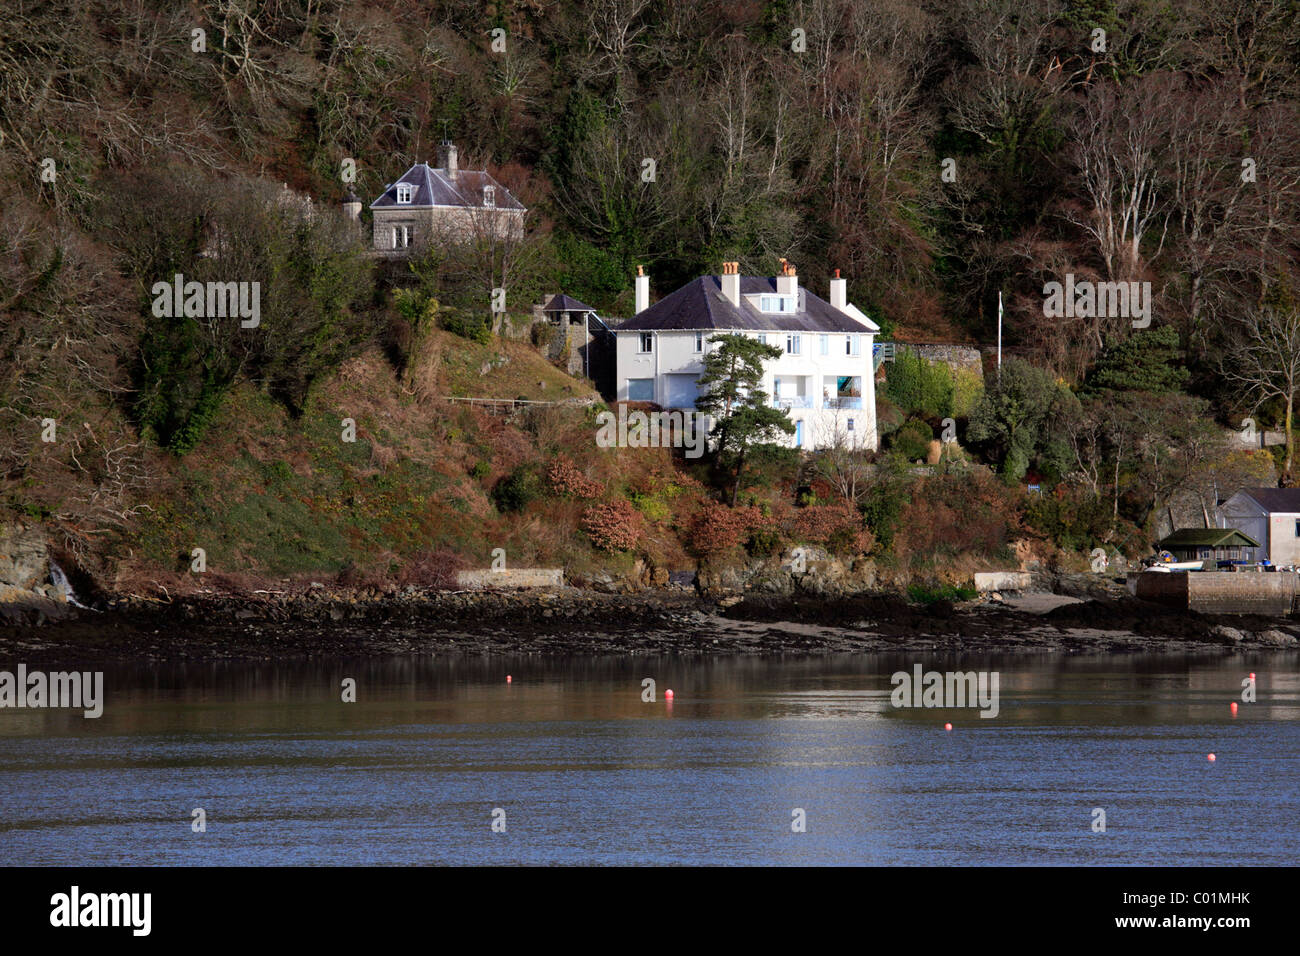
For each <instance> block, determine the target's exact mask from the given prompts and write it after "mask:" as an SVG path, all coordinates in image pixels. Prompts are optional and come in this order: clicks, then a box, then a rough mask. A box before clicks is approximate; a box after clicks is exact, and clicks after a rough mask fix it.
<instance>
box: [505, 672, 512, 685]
mask: <svg viewBox="0 0 1300 956" xmlns="http://www.w3.org/2000/svg"><path fill="white" fill-rule="evenodd" d="M510 681H511V677H510V675H509V674H507V675H506V683H507V684H509V683H510Z"/></svg>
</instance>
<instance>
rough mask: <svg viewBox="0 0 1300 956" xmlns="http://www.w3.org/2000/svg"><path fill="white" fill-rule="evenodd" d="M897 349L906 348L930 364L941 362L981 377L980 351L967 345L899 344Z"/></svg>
mask: <svg viewBox="0 0 1300 956" xmlns="http://www.w3.org/2000/svg"><path fill="white" fill-rule="evenodd" d="M899 348H908V349H911V350H912V351H913V352H915V353H916V354H917V355H919V356H921V358H923V359H926V360H928V361H931V362H942V363H944V364H945V365H951V366H953V367H954V368H964V369H969V370H970V371H972V372H974V373H976V374H977V375H980V376H983V374H984V360H983V359H982V358H981V357H980V350H979V349H977V348H974V347H972V346H968V345H908V344H907V343H904V342H900V343H899Z"/></svg>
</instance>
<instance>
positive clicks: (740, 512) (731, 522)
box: [686, 502, 761, 558]
mask: <svg viewBox="0 0 1300 956" xmlns="http://www.w3.org/2000/svg"><path fill="white" fill-rule="evenodd" d="M759 517H761V516H760V515H759V511H758V509H757V508H728V507H727V506H726V505H723V504H718V503H717V502H710V503H708V504H706V505H705V506H704V507H703V508H701V509H700V510H699V511H697V512H696V513H695V515H694V517H693V518H692V519H691V523H690V527H689V528H688V530H687V535H686V546H687V548H688V549H689V550H690V552H691V553H692V554H694V555H696V556H698V557H702V558H706V557H711V556H713V555H717V554H722V553H723V552H724V551H730V550H731V549H732V548H734V547H736V546H737V545H738V544H740V542H741V541H742V540H744V539H745V538H746V537H747V532H748V531H749V530H750V527H749V525H750V523H751V521H752V520H753V519H755V518H759Z"/></svg>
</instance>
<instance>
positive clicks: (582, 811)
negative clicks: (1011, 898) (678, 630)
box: [0, 654, 1300, 865]
mask: <svg viewBox="0 0 1300 956" xmlns="http://www.w3.org/2000/svg"><path fill="white" fill-rule="evenodd" d="M915 663H921V664H923V665H924V666H925V667H926V669H936V670H945V669H961V670H972V669H977V670H997V671H998V672H999V673H1000V690H1001V713H1000V714H999V715H998V717H997V718H996V719H991V720H987V719H980V718H979V717H978V715H977V711H975V710H963V711H958V710H949V711H945V710H935V709H929V710H925V709H917V710H899V709H895V708H893V707H892V706H891V705H890V701H889V691H890V683H889V675H890V674H891V673H893V672H894V671H897V670H909V671H910V669H911V667H912V665H913V664H915ZM4 666H5V667H7V668H9V669H12V668H13V666H14V665H13V664H5V665H4ZM1251 671H1255V672H1257V678H1258V685H1259V691H1258V694H1259V702H1258V703H1255V704H1242V705H1241V710H1240V713H1239V715H1238V716H1237V717H1236V718H1235V719H1234V718H1232V717H1231V715H1230V714H1229V709H1228V704H1229V702H1230V701H1232V700H1238V699H1239V697H1240V693H1241V680H1242V678H1244V677H1245V676H1246V675H1247V673H1249V672H1251ZM507 674H510V675H512V676H513V682H512V683H510V684H507V683H506V682H505V677H506V675H507ZM345 677H352V678H355V679H356V681H357V686H358V702H357V703H354V704H344V703H342V702H341V701H340V689H339V688H340V682H341V681H342V680H343V678H345ZM644 677H652V678H654V679H655V680H656V682H657V690H658V700H657V702H655V703H643V702H642V700H641V680H642V678H644ZM105 683H106V696H107V704H106V708H105V713H104V716H103V717H102V718H100V719H99V720H86V719H83V718H82V717H81V716H80V712H75V715H74V712H69V711H39V712H38V711H28V710H23V711H16V710H0V861H3V862H4V863H6V864H115V863H122V864H166V865H175V864H257V865H262V864H289V863H294V864H350V863H375V864H429V863H442V864H513V863H523V864H633V863H654V864H674V863H686V864H694V863H748V864H755V863H762V864H912V865H916V864H1029V863H1034V864H1073V863H1083V864H1144V863H1160V864H1193V863H1196V864H1237V863H1252V864H1295V863H1296V862H1298V861H1300V663H1298V661H1297V656H1296V655H1294V654H1287V655H1276V654H1274V655H1243V656H1239V657H1233V658H1222V657H1215V658H1207V659H1204V660H1197V659H1191V660H1189V659H1187V658H1184V657H1178V658H1163V657H1152V656H1116V657H1087V658H1073V659H1071V658H1061V657H1060V656H1059V655H1042V656H1033V657H1026V656H1023V655H1020V656H1014V657H968V658H963V659H961V660H955V659H953V658H945V657H942V656H933V655H931V656H926V655H857V656H834V657H817V658H794V659H781V660H772V659H768V660H755V659H718V660H712V661H704V662H684V661H681V660H678V659H667V660H664V659H654V658H617V659H594V660H593V659H570V660H551V661H545V662H543V661H539V660H536V659H531V660H530V659H528V658H513V659H507V658H495V659H491V660H480V659H448V658H424V657H422V658H410V659H400V660H389V661H384V662H360V663H355V664H352V663H334V664H307V665H300V666H280V665H202V666H185V667H169V668H161V669H159V668H142V667H135V668H124V669H118V670H109V671H107V672H106V676H105ZM669 688H671V689H672V690H673V691H674V693H675V699H674V700H673V702H672V703H671V704H668V703H666V702H665V700H664V691H665V690H667V689H669ZM946 720H948V721H952V722H953V724H954V729H953V731H952V732H950V733H947V732H945V731H944V730H943V723H944V722H945V721H946ZM1210 752H1214V753H1215V754H1216V755H1217V761H1216V762H1215V763H1210V762H1209V761H1208V760H1207V759H1206V755H1207V754H1208V753H1210ZM195 807H202V808H204V810H205V811H206V813H207V822H208V829H207V832H206V833H193V832H192V831H191V826H190V821H191V811H192V810H193V809H194V808H195ZM498 807H499V808H501V809H503V810H504V811H505V815H506V816H505V819H506V832H505V833H494V832H492V829H491V823H492V812H493V808H498ZM1094 807H1101V808H1104V809H1105V811H1106V814H1107V821H1106V822H1107V832H1105V833H1094V832H1092V830H1091V824H1092V810H1093V808H1094ZM793 808H802V809H803V810H804V811H805V813H806V818H807V831H806V832H804V833H794V832H792V831H791V820H792V813H791V811H792V809H793Z"/></svg>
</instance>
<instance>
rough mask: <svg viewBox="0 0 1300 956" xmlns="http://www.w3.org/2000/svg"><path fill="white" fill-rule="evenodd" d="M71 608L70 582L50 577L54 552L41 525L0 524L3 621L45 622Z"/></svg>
mask: <svg viewBox="0 0 1300 956" xmlns="http://www.w3.org/2000/svg"><path fill="white" fill-rule="evenodd" d="M68 612H69V607H68V591H67V586H66V583H65V584H63V586H58V585H55V584H54V583H52V582H51V580H50V552H49V547H48V545H47V544H46V541H45V534H44V533H43V532H42V531H41V529H40V528H38V527H35V526H30V525H25V524H7V525H0V623H5V624H42V623H44V622H45V621H47V620H57V619H59V618H62V617H65V616H66V615H67V614H68Z"/></svg>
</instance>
